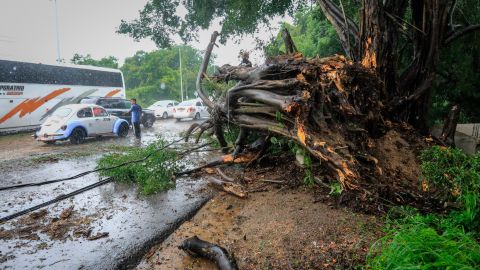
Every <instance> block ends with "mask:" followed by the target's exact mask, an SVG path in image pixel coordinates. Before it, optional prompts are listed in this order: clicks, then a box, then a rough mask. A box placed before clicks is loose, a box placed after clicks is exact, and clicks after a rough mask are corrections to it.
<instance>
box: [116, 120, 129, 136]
mask: <svg viewBox="0 0 480 270" xmlns="http://www.w3.org/2000/svg"><path fill="white" fill-rule="evenodd" d="M129 128H130V127H129V126H128V124H127V123H122V124H120V128H119V129H118V137H127V135H128V130H129Z"/></svg>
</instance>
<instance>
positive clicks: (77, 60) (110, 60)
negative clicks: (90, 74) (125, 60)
mask: <svg viewBox="0 0 480 270" xmlns="http://www.w3.org/2000/svg"><path fill="white" fill-rule="evenodd" d="M70 62H71V63H72V64H75V65H89V66H96V67H106V68H118V59H117V58H115V57H113V56H108V57H103V58H102V59H100V60H95V59H93V58H92V56H91V55H90V54H87V55H81V54H78V53H76V54H74V55H73V57H72V59H70Z"/></svg>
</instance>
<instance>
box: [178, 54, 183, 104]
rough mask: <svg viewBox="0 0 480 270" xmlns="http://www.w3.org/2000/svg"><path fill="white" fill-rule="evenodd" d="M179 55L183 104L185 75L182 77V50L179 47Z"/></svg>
mask: <svg viewBox="0 0 480 270" xmlns="http://www.w3.org/2000/svg"><path fill="white" fill-rule="evenodd" d="M178 55H179V61H180V94H181V95H182V102H183V75H182V50H181V47H180V46H179V47H178Z"/></svg>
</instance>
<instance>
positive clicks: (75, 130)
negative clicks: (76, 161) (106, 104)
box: [34, 104, 130, 144]
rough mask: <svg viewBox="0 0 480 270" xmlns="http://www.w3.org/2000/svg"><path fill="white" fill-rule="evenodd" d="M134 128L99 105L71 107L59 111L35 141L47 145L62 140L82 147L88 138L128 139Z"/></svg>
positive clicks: (63, 107) (51, 117)
mask: <svg viewBox="0 0 480 270" xmlns="http://www.w3.org/2000/svg"><path fill="white" fill-rule="evenodd" d="M129 128H130V126H129V125H128V122H127V121H126V120H123V119H120V118H118V117H116V116H113V115H109V114H108V113H107V111H106V110H105V109H104V108H103V107H101V106H97V105H91V104H70V105H65V106H62V107H59V108H58V109H56V110H55V111H54V112H53V114H52V115H51V116H50V117H48V118H47V119H46V120H45V122H44V123H43V124H42V125H41V127H40V130H39V131H37V132H36V133H35V135H34V137H35V138H36V139H37V140H38V141H42V142H44V143H47V144H52V143H55V142H56V141H60V140H70V142H72V143H73V144H79V143H82V142H83V141H84V140H85V138H86V137H95V136H102V135H117V136H119V137H125V136H127V135H128V130H129Z"/></svg>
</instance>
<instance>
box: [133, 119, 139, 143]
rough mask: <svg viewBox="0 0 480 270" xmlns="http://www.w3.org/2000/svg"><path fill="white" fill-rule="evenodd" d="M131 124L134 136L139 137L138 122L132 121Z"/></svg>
mask: <svg viewBox="0 0 480 270" xmlns="http://www.w3.org/2000/svg"><path fill="white" fill-rule="evenodd" d="M132 124H133V131H134V132H135V137H137V139H140V137H141V134H140V133H141V130H140V123H138V122H137V123H132Z"/></svg>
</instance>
